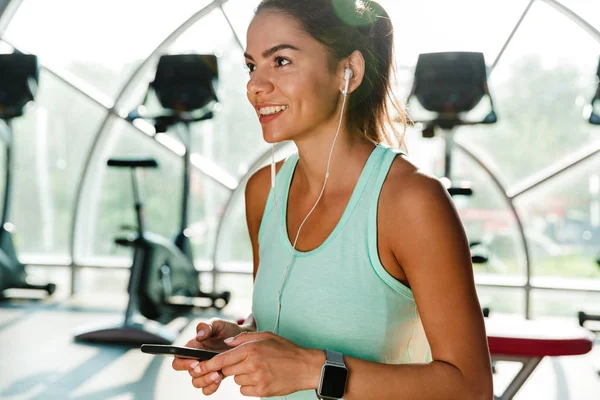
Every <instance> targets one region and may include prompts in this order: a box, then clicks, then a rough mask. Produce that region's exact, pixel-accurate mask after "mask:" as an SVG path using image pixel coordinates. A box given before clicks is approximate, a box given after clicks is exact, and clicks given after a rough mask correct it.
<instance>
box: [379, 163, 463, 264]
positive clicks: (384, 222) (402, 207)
mask: <svg viewBox="0 0 600 400" xmlns="http://www.w3.org/2000/svg"><path fill="white" fill-rule="evenodd" d="M378 214H379V215H378V222H379V223H380V226H381V229H380V232H381V233H382V234H383V236H384V239H385V241H384V243H385V244H386V245H387V247H388V248H389V249H390V251H391V252H392V253H393V254H394V256H395V257H396V259H397V260H398V262H399V263H400V264H401V265H402V267H403V268H404V269H405V272H407V273H408V272H409V271H406V269H407V268H410V264H411V263H410V262H408V260H409V259H410V258H411V257H412V255H411V253H413V252H415V251H426V249H427V248H429V249H431V248H434V247H432V246H434V244H435V243H436V242H439V241H440V240H443V241H448V238H449V237H452V238H454V239H455V240H456V241H457V243H461V247H462V241H463V238H464V232H463V226H462V224H461V222H460V218H459V216H458V212H457V211H456V209H455V207H454V203H453V202H452V199H451V197H450V195H449V194H448V191H447V190H446V188H445V187H444V185H443V184H442V182H441V181H440V180H439V179H438V178H437V177H435V176H433V175H431V174H429V173H427V172H424V171H423V170H421V169H419V168H418V167H417V166H415V165H414V164H413V163H412V162H411V161H410V160H409V159H407V158H406V157H404V156H400V155H399V156H397V157H396V159H395V160H394V162H393V164H392V166H391V168H390V171H389V173H388V176H387V179H386V181H385V183H384V185H383V188H382V190H381V196H380V200H379V212H378ZM413 265H414V264H413Z"/></svg>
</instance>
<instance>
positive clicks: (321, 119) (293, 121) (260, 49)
mask: <svg viewBox="0 0 600 400" xmlns="http://www.w3.org/2000/svg"><path fill="white" fill-rule="evenodd" d="M247 43H248V47H247V49H246V53H245V59H246V64H247V65H248V68H249V71H250V80H249V82H248V86H247V89H248V100H249V101H250V103H251V104H252V106H253V107H254V108H255V111H256V115H257V117H258V118H259V120H260V124H261V126H262V131H263V137H264V139H265V141H267V142H269V143H274V142H280V141H283V140H292V139H297V138H300V137H301V136H303V135H305V134H307V133H310V132H316V131H321V130H323V128H325V129H326V128H328V127H329V125H332V126H334V128H333V129H335V124H336V123H337V118H339V115H337V113H336V110H337V106H338V102H339V99H340V88H341V87H343V82H342V81H341V78H340V77H337V76H336V75H335V73H334V72H332V71H331V70H330V67H329V63H328V53H327V51H326V49H325V47H324V46H323V45H321V44H320V43H319V42H317V41H316V40H315V39H313V38H312V37H311V36H310V35H308V34H307V33H306V32H304V31H303V30H302V28H301V27H300V25H299V24H298V22H297V21H296V20H295V19H294V18H292V17H289V16H286V15H285V14H282V13H277V12H272V11H267V10H265V11H262V12H260V13H259V14H258V15H257V16H256V17H255V18H254V20H253V21H252V23H251V24H250V27H249V28H248V35H247Z"/></svg>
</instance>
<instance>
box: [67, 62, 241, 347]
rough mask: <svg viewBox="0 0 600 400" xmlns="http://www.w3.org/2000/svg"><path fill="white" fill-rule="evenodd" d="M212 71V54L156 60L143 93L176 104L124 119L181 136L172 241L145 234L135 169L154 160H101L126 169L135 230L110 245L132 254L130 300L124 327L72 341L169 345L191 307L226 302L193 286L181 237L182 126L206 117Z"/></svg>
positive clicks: (226, 295)
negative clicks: (177, 321) (171, 325)
mask: <svg viewBox="0 0 600 400" xmlns="http://www.w3.org/2000/svg"><path fill="white" fill-rule="evenodd" d="M216 71H217V69H216V58H215V57H214V56H204V55H169V56H162V57H161V59H160V61H159V64H158V68H157V72H156V78H155V80H154V82H153V83H151V85H150V88H151V89H154V90H155V91H156V93H157V97H158V98H159V101H161V105H162V106H163V108H165V109H167V110H169V106H171V105H173V104H177V106H178V107H177V109H173V108H171V109H170V111H168V112H167V113H166V114H164V115H158V116H154V117H149V116H147V115H145V114H144V113H143V112H140V109H141V108H138V109H137V110H135V111H133V112H132V113H131V114H130V115H129V117H128V119H129V120H131V121H133V120H135V119H138V118H143V119H145V120H150V121H152V122H153V123H154V127H155V131H156V133H163V132H166V131H167V130H168V128H170V127H177V128H183V129H182V130H183V131H185V133H182V134H181V136H180V139H181V140H182V142H183V143H184V144H185V146H186V152H185V156H184V173H183V193H182V207H181V219H180V228H179V232H178V234H177V236H176V237H175V239H174V240H173V241H171V240H169V239H167V238H164V237H162V236H160V235H157V234H153V233H151V232H148V231H146V227H145V221H144V209H143V203H142V199H141V195H140V182H141V178H142V176H141V174H140V169H148V168H157V167H158V162H157V161H156V160H155V159H151V158H147V159H110V160H108V162H107V164H108V166H109V167H112V168H128V169H129V170H130V172H131V182H132V187H133V196H134V207H135V213H136V219H137V227H136V232H134V233H132V234H130V235H127V236H124V237H118V238H116V239H115V243H116V244H118V245H120V246H126V247H129V248H132V249H133V252H134V254H133V265H132V267H131V276H130V280H129V285H128V293H129V303H128V305H127V309H126V312H125V319H124V322H123V324H119V325H118V326H112V327H110V326H109V327H105V328H102V329H99V330H93V331H89V332H84V333H81V334H78V335H76V337H75V338H76V339H77V340H84V341H101V342H120V343H122V342H127V343H136V344H138V343H157V344H169V343H172V342H173V341H174V340H175V337H176V333H175V332H172V331H169V330H168V329H167V328H166V326H165V325H164V324H167V323H168V322H170V321H172V320H173V319H174V318H177V317H179V316H186V315H189V313H190V312H191V311H193V310H194V309H209V308H213V309H216V310H221V309H222V308H223V307H225V306H226V305H227V304H228V303H229V300H230V297H231V294H230V292H229V291H224V292H218V293H217V292H210V293H209V292H204V291H202V290H201V289H200V281H199V273H198V271H197V270H196V268H195V266H194V262H193V254H192V246H191V244H190V240H189V237H188V236H187V235H186V234H185V232H186V229H187V227H188V208H189V192H190V172H191V159H190V156H191V151H190V150H191V149H190V140H189V124H190V123H192V122H200V121H205V120H208V119H211V118H212V117H213V113H212V111H206V110H207V108H206V107H207V105H209V104H210V103H213V102H216V101H217V98H216V94H215V92H214V88H213V79H215V78H216ZM175 72H176V73H175ZM144 102H145V101H144ZM183 110H185V111H183ZM144 318H145V319H146V320H144Z"/></svg>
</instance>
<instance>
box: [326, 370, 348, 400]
mask: <svg viewBox="0 0 600 400" xmlns="http://www.w3.org/2000/svg"><path fill="white" fill-rule="evenodd" d="M346 378H348V370H347V369H346V368H344V367H337V366H335V365H325V366H324V367H323V379H322V381H321V392H320V394H321V396H323V397H333V398H334V399H341V398H342V397H344V392H345V390H346Z"/></svg>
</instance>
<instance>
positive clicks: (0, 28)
mask: <svg viewBox="0 0 600 400" xmlns="http://www.w3.org/2000/svg"><path fill="white" fill-rule="evenodd" d="M22 1H23V0H7V3H6V5H5V7H4V8H3V9H2V10H0V38H1V37H2V36H3V33H4V31H5V29H6V27H7V26H8V24H9V22H10V19H11V18H12V16H13V15H14V14H15V13H16V11H17V9H18V7H19V6H20V4H21V3H22ZM535 1H541V2H543V3H545V4H547V5H549V6H551V7H553V8H554V9H555V10H557V11H558V12H560V13H561V14H563V15H564V16H565V17H566V18H569V19H570V20H572V21H574V22H575V23H577V24H578V25H579V26H580V27H581V28H582V29H584V30H585V31H586V32H587V33H588V34H590V35H591V36H592V37H593V38H594V39H596V41H598V42H599V43H600V31H599V30H598V29H597V28H595V27H594V26H593V25H591V24H590V23H588V22H587V21H586V20H585V19H584V18H582V17H581V16H580V15H578V14H577V13H575V12H574V11H572V10H571V9H570V8H568V7H567V6H565V5H563V4H562V3H561V2H560V1H558V0H530V2H529V4H528V5H527V7H526V9H525V11H524V12H523V14H522V16H521V17H520V19H519V21H518V22H517V24H516V25H515V28H514V29H513V30H512V32H511V34H510V35H509V37H508V39H507V41H506V43H505V44H504V46H503V47H502V49H501V50H500V52H499V54H498V56H497V57H496V59H495V60H494V63H493V65H492V66H491V69H490V73H491V71H492V70H493V69H494V68H495V66H496V65H497V63H498V61H499V60H500V58H501V57H502V55H503V53H504V50H505V49H506V47H507V46H508V44H509V42H510V41H511V39H512V37H513V36H514V34H515V32H516V30H517V29H518V28H519V26H520V25H521V23H522V22H523V20H524V19H525V17H526V14H527V13H528V11H529V10H530V8H531V6H532V5H533V4H534V2H535ZM226 2H227V0H214V1H212V2H211V3H209V4H208V5H206V6H205V7H203V8H202V9H200V10H199V11H198V12H196V13H195V14H194V15H193V16H191V17H190V18H189V19H188V20H186V21H185V22H184V23H183V24H181V25H180V26H179V27H178V28H176V29H175V30H174V31H173V32H172V33H171V34H170V35H169V36H167V37H166V38H165V39H164V40H163V41H162V42H161V43H160V44H159V45H158V46H157V47H156V48H155V50H154V51H152V52H151V53H150V55H149V56H148V57H147V58H146V60H145V61H144V62H143V63H142V64H141V65H140V66H139V67H138V68H137V69H136V70H135V71H134V72H133V73H132V74H131V76H130V79H129V81H127V83H126V84H125V85H124V86H123V88H122V89H121V91H120V93H119V95H118V96H117V98H116V99H115V100H114V102H111V101H109V100H106V99H102V96H100V95H98V94H93V90H92V88H84V87H83V86H85V85H79V84H76V83H74V82H73V80H72V79H67V78H65V77H64V76H61V75H60V74H58V73H56V72H55V71H52V70H51V69H49V68H47V67H43V68H45V70H47V71H48V72H50V73H51V74H52V75H54V76H55V77H56V78H58V79H60V80H61V81H63V82H64V83H66V84H67V85H69V86H70V87H72V88H73V89H74V90H76V91H77V92H79V93H81V94H82V95H84V96H85V97H86V98H88V99H89V100H91V101H92V102H94V103H95V104H97V105H99V106H101V107H103V108H105V109H106V110H107V113H106V116H105V119H104V120H103V122H102V124H101V126H100V128H99V129H98V132H97V134H96V136H95V138H94V141H93V143H92V145H91V148H90V151H89V153H88V158H87V160H88V161H87V163H86V164H85V165H84V168H83V171H82V174H81V177H80V179H79V182H78V186H77V193H76V196H75V206H74V210H73V218H72V225H71V242H70V253H71V267H74V266H75V264H76V263H75V249H76V231H77V226H78V225H79V219H80V212H81V208H82V204H81V203H82V201H83V198H82V197H83V193H84V190H83V186H84V185H85V182H86V178H87V177H88V176H89V174H90V170H91V169H92V164H93V160H94V159H95V157H94V156H95V154H96V153H97V151H98V147H99V144H100V143H101V139H102V138H103V137H104V136H106V134H107V132H109V130H108V129H107V127H108V126H109V124H110V121H111V120H112V119H113V118H115V117H117V118H120V119H122V118H123V116H122V115H121V114H120V113H119V112H117V111H118V110H117V107H118V105H119V102H120V101H121V100H122V98H123V96H124V95H125V94H126V93H127V92H128V91H129V89H130V88H131V85H132V83H133V82H134V81H135V80H136V78H137V77H138V76H139V75H140V74H141V73H142V72H143V71H144V69H145V68H146V67H147V65H148V63H149V62H150V61H151V60H153V59H155V58H156V56H157V55H158V54H159V52H160V50H161V49H163V48H164V47H166V46H168V45H169V44H170V43H172V42H173V41H174V40H175V39H176V38H177V37H179V36H180V35H181V34H182V33H183V32H185V30H187V29H188V28H189V27H190V26H191V25H193V24H194V23H195V22H197V21H198V20H199V19H201V18H202V17H203V16H204V15H206V14H207V13H209V12H210V11H212V10H214V9H215V8H217V7H218V8H220V10H221V12H222V13H223V15H224V17H225V19H226V21H227V23H228V24H229V27H230V29H231V31H232V33H233V35H234V37H235V38H236V40H237V42H238V44H239V45H240V47H241V46H242V44H241V41H240V39H239V37H238V36H237V34H236V32H235V30H234V29H233V27H232V26H231V22H230V20H229V18H228V17H227V13H226V12H225V10H224V9H223V4H225V3H226ZM2 40H4V41H5V42H6V43H8V44H9V45H11V46H12V44H10V43H9V42H7V41H6V40H5V39H2ZM12 47H15V46H12ZM136 130H138V131H139V132H140V133H144V132H143V131H142V130H139V129H137V128H136ZM144 136H145V137H148V138H149V139H151V140H153V141H155V142H156V140H154V139H153V138H151V137H149V136H148V135H147V134H145V133H144ZM158 144H159V145H162V146H164V147H165V148H168V147H167V146H165V145H164V144H162V143H158ZM283 145H284V144H282V145H281V146H279V148H278V149H281V148H282V147H283ZM457 145H458V146H459V148H460V149H461V151H463V152H464V153H465V154H466V155H467V156H468V157H470V158H471V159H472V160H473V161H474V162H475V163H477V164H478V165H480V167H481V168H483V169H484V170H485V171H486V173H487V174H488V175H489V176H490V177H491V178H492V180H493V181H494V183H495V185H496V186H497V187H498V188H499V189H500V190H501V191H502V192H503V193H504V195H505V199H506V200H507V202H508V204H509V206H510V207H511V209H512V211H513V213H514V215H515V218H516V220H517V223H518V225H519V232H520V236H521V240H522V242H523V246H524V247H523V248H524V252H525V262H526V270H527V272H526V274H527V281H526V283H525V286H524V288H525V290H526V299H527V300H526V301H527V303H526V313H527V315H529V312H530V310H529V297H530V296H529V292H530V290H531V284H530V278H531V271H530V260H529V250H528V246H527V240H526V236H525V232H524V228H523V224H522V222H521V217H520V215H519V213H518V210H517V209H516V207H515V205H514V200H515V199H516V198H517V197H518V196H520V195H522V194H523V193H525V192H527V191H529V190H531V189H533V188H534V187H537V186H539V185H542V184H544V183H545V182H547V181H549V180H551V179H552V178H554V177H555V176H557V175H559V174H561V173H564V172H565V171H567V170H568V169H570V168H571V167H573V166H575V165H577V164H579V163H581V162H583V161H585V160H587V159H589V158H590V157H592V156H594V155H596V154H598V153H600V145H598V146H594V145H592V146H590V148H589V150H588V151H586V154H584V155H583V156H581V157H580V158H578V159H576V160H575V161H573V162H570V163H568V164H566V165H563V166H560V167H558V168H557V169H556V170H554V171H552V172H551V173H549V174H547V175H546V176H544V177H542V178H541V179H537V180H535V181H533V182H528V183H526V184H524V185H521V187H520V188H515V189H512V190H511V189H506V188H505V187H504V185H503V184H502V182H500V180H499V179H498V177H497V175H496V174H495V173H494V172H493V171H492V168H491V166H489V165H487V164H486V163H485V162H484V161H483V160H482V159H481V158H479V157H477V156H476V155H475V154H474V153H473V152H471V151H470V150H469V149H468V148H467V147H466V146H464V145H463V144H461V143H460V142H458V141H457ZM269 151H270V150H269ZM267 157H268V152H265V153H264V154H263V155H261V156H259V157H258V158H257V160H256V161H255V162H254V164H253V165H252V167H251V168H250V169H249V171H253V170H254V169H256V168H257V167H258V166H260V164H262V163H264V162H265V159H266V158H267ZM196 167H197V168H199V169H200V170H201V171H202V173H203V174H205V175H207V176H208V177H210V178H212V179H214V180H215V181H216V182H217V183H219V184H220V185H222V186H224V187H226V188H228V189H230V190H231V191H232V193H231V196H230V198H229V200H228V201H227V203H226V206H225V210H224V213H223V215H222V217H221V220H220V221H219V226H218V228H217V237H216V241H215V245H214V250H213V271H212V273H213V275H214V276H215V277H216V275H217V274H218V273H219V269H218V266H217V254H218V250H219V239H220V238H221V236H222V233H223V229H224V225H225V224H226V223H227V220H228V217H229V215H230V213H231V210H232V205H233V203H234V201H235V200H236V199H237V197H238V196H239V195H240V193H241V189H242V187H243V186H244V183H245V181H246V180H247V179H248V177H249V174H246V175H245V176H244V177H243V178H242V179H241V181H240V182H238V184H237V185H236V186H235V188H234V187H233V181H232V180H230V179H228V180H223V179H218V178H217V177H216V176H215V175H214V174H213V173H211V172H210V168H203V166H202V165H196ZM214 281H215V280H213V282H214Z"/></svg>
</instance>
